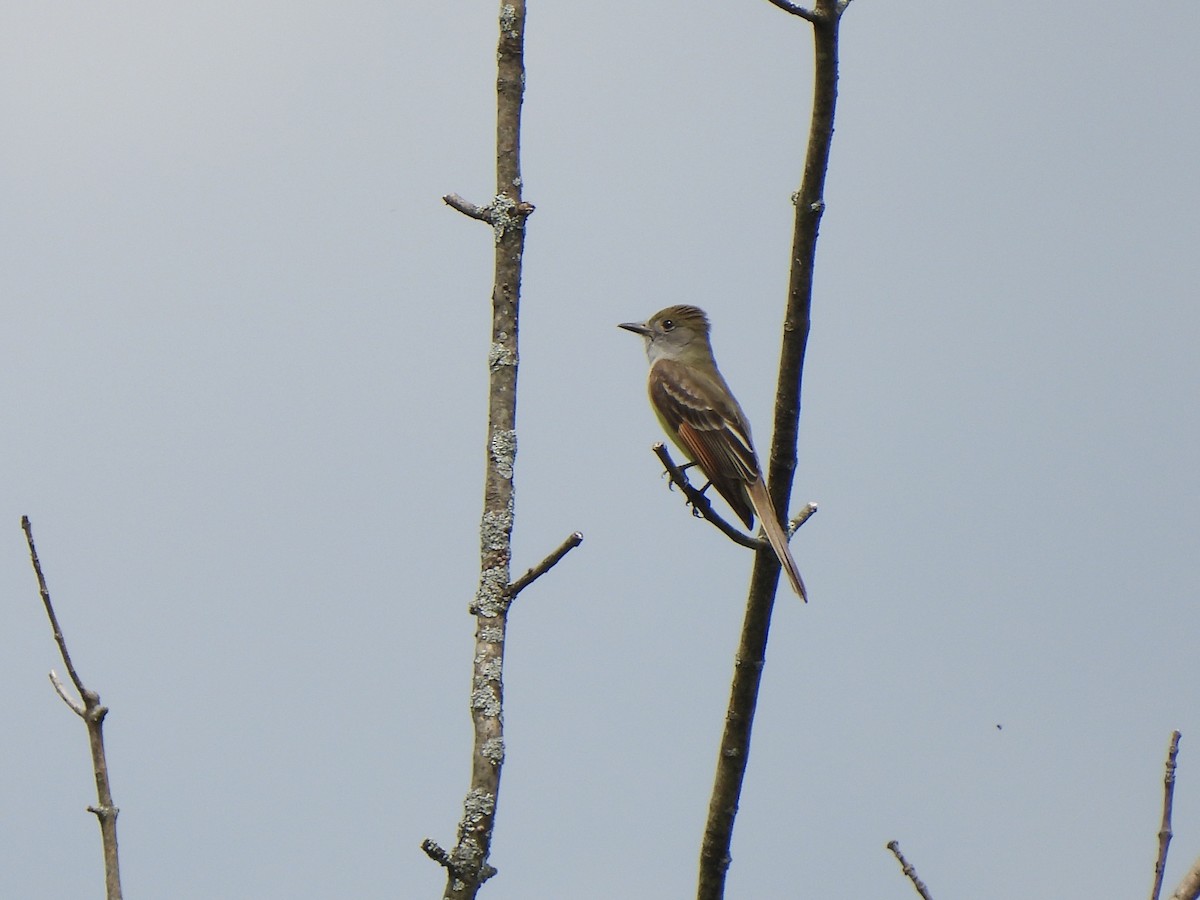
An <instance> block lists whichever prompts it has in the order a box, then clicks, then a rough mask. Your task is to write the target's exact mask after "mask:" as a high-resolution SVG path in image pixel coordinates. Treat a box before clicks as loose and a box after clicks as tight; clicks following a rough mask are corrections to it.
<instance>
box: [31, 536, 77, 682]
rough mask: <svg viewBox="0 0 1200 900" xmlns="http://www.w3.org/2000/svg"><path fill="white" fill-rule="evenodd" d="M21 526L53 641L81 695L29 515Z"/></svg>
mask: <svg viewBox="0 0 1200 900" xmlns="http://www.w3.org/2000/svg"><path fill="white" fill-rule="evenodd" d="M21 528H22V530H23V531H24V532H25V543H26V544H28V545H29V559H30V561H31V562H32V563H33V573H34V575H36V576H37V583H38V593H40V594H41V596H42V606H43V607H45V609H46V618H48V619H49V620H50V629H51V631H52V632H53V633H54V642H55V643H56V644H58V652H59V655H61V656H62V659H63V665H65V666H66V667H67V674H68V675H70V676H71V682H72V683H73V684H74V685H75V690H77V691H79V693H80V695H81V696H82V694H83V691H84V688H83V682H82V681H80V680H79V675H78V673H77V672H76V671H75V666H74V664H73V663H72V662H71V654H70V653H69V652H68V651H67V642H66V640H65V639H64V638H63V633H62V629H61V628H59V627H58V617H57V616H56V615H55V614H54V605H53V604H52V603H51V602H50V589H49V588H48V587H46V576H45V575H44V574H43V573H42V562H41V560H39V559H38V555H37V547H36V546H35V545H34V543H33V524H32V523H31V522H30V521H29V516H21Z"/></svg>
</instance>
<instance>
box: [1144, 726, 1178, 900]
mask: <svg viewBox="0 0 1200 900" xmlns="http://www.w3.org/2000/svg"><path fill="white" fill-rule="evenodd" d="M1178 755H1179V732H1178V731H1173V732H1171V741H1170V743H1169V744H1168V745H1167V764H1166V772H1165V774H1164V775H1163V811H1162V823H1161V824H1160V825H1159V827H1158V859H1157V860H1155V862H1154V886H1153V888H1151V890H1150V900H1158V897H1159V894H1160V893H1162V883H1163V873H1164V872H1165V871H1166V868H1167V847H1169V846H1170V844H1171V807H1172V805H1173V804H1174V800H1175V757H1176V756H1178Z"/></svg>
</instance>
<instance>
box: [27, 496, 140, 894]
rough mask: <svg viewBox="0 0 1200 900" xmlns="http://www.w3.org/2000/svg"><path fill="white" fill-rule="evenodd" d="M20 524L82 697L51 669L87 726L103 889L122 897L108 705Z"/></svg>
mask: <svg viewBox="0 0 1200 900" xmlns="http://www.w3.org/2000/svg"><path fill="white" fill-rule="evenodd" d="M21 528H22V530H24V532H25V542H26V543H27V544H28V545H29V558H30V560H31V561H32V563H33V571H34V574H35V575H36V576H37V583H38V592H39V593H40V594H41V597H42V606H44V607H45V609H46V617H47V618H48V619H49V620H50V628H51V630H52V631H53V632H54V641H55V643H57V644H58V651H59V653H60V654H61V655H62V658H63V664H64V665H66V667H67V672H68V673H69V674H70V676H71V681H72V682H74V684H75V688H76V690H78V691H79V696H80V697H82V698H83V703H82V705H81V704H80V703H79V702H78V701H77V700H74V699H73V698H71V697H69V696H68V695H67V692H66V688H65V687H64V686H63V683H62V681H60V680H59V677H58V673H57V672H55V671H54V670H51V671H50V683H51V684H52V685H54V690H55V691H56V692H57V693H58V696H59V697H61V698H62V700H63V702H64V703H66V704H67V706H69V707H71V711H72V712H74V713H75V714H76V715H78V716H79V717H80V718H81V719H83V721H84V724H85V725H86V726H87V732H88V746H89V747H90V748H91V751H92V773H93V775H94V776H95V779H96V798H97V799H98V800H99V803H97V804H96V805H94V806H89V807H88V812H90V813H94V814H95V816H96V819H97V821H99V823H100V840H101V843H102V845H103V848H104V889H105V897H106V898H107V900H121V867H120V865H119V861H118V858H117V814H118V813H119V812H120V810H119V809H117V807H116V805H115V804H114V803H113V798H112V789H111V787H110V786H109V782H108V761H107V760H106V759H105V755H104V717H105V716H106V715H108V707H107V706H104V705H102V704H101V703H100V695H99V694H98V693H96V692H95V691H92V690H88V689H87V688H86V687H84V684H83V681H82V679H80V677H79V673H77V672H76V671H75V666H74V664H72V662H71V654H70V653H69V652H67V641H66V638H64V637H63V633H62V629H61V628H60V627H59V625H58V617H57V616H56V615H55V614H54V604H53V603H52V602H51V601H50V589H49V588H48V587H47V586H46V576H45V574H44V573H43V572H42V563H41V560H40V559H38V553H37V546H36V545H35V544H34V542H33V525H32V523H30V521H29V517H28V516H21Z"/></svg>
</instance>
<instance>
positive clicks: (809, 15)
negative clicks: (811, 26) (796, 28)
mask: <svg viewBox="0 0 1200 900" xmlns="http://www.w3.org/2000/svg"><path fill="white" fill-rule="evenodd" d="M768 2H770V3H771V4H772V5H774V6H778V7H779V8H780V9H782V10H783V11H784V12H786V13H791V14H792V15H793V16H799V17H800V18H802V19H808V21H810V22H815V21H817V14H816V13H815V12H813V11H812V10H811V9H807V8H805V7H803V6H801V5H800V4H799V3H790V2H789V0H768Z"/></svg>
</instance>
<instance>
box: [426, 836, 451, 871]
mask: <svg viewBox="0 0 1200 900" xmlns="http://www.w3.org/2000/svg"><path fill="white" fill-rule="evenodd" d="M421 849H422V850H424V851H425V855H426V856H428V857H429V858H430V859H432V860H433V861H434V862H435V863H437V864H438V865H439V866H442V867H443V868H446V869H450V870H453V869H454V863H453V862H451V860H450V854H449V853H447V852H446V851H445V850H443V849H442V845H441V844H439V843H438V842H437V841H435V840H432V839H431V838H425V840H423V841H421Z"/></svg>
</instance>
